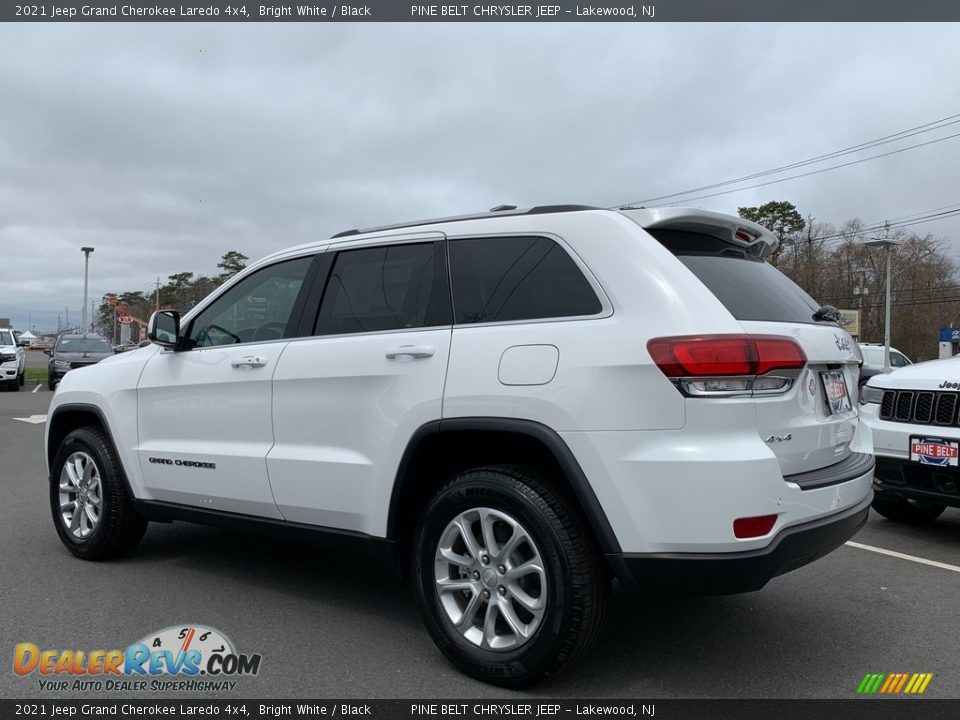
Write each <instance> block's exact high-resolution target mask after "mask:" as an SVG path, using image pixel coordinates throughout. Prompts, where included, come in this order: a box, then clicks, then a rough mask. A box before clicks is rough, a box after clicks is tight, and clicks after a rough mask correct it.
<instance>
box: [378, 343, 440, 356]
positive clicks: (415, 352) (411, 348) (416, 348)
mask: <svg viewBox="0 0 960 720" xmlns="http://www.w3.org/2000/svg"><path fill="white" fill-rule="evenodd" d="M432 356H433V346H432V345H401V346H400V347H398V348H394V349H393V350H390V351H389V352H387V355H386V357H387V360H403V359H409V360H422V359H423V358H428V357H432Z"/></svg>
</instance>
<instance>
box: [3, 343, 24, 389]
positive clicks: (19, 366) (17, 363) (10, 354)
mask: <svg viewBox="0 0 960 720" xmlns="http://www.w3.org/2000/svg"><path fill="white" fill-rule="evenodd" d="M26 367H27V352H26V349H25V348H24V347H23V346H22V345H21V344H20V338H19V337H17V333H15V332H14V331H13V330H11V329H10V328H0V384H2V385H6V386H7V388H9V389H10V390H19V389H20V388H21V387H23V383H24V375H25V374H26Z"/></svg>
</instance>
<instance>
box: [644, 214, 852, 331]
mask: <svg viewBox="0 0 960 720" xmlns="http://www.w3.org/2000/svg"><path fill="white" fill-rule="evenodd" d="M647 232H648V233H649V234H650V235H652V236H653V237H654V238H656V239H657V240H658V241H660V243H661V244H662V245H664V246H665V247H666V248H667V249H668V250H670V252H672V253H673V254H674V255H676V256H677V259H678V260H680V262H682V263H683V264H684V265H686V266H687V268H689V269H690V271H691V272H693V274H694V275H696V276H697V277H698V278H699V279H700V282H702V283H703V284H704V285H706V286H707V287H708V288H709V289H710V291H711V292H712V293H713V294H714V295H715V296H716V297H717V299H718V300H719V301H720V302H721V303H723V305H724V306H725V307H726V308H727V310H729V311H730V314H731V315H733V316H734V317H735V318H737V320H762V321H772V322H789V323H811V324H814V323H815V321H814V319H813V315H814V313H815V312H816V311H817V310H818V309H819V307H820V305H819V304H818V303H817V302H816V301H815V300H814V299H813V298H812V297H810V296H809V295H808V294H807V293H806V292H805V291H804V290H803V289H802V288H801V287H800V286H799V285H797V284H796V283H795V282H793V280H791V279H790V278H788V277H787V276H786V275H784V274H783V273H782V272H780V271H779V270H777V269H776V268H775V267H773V265H770V264H769V263H767V262H765V261H763V260H760V259H758V258H756V257H754V256H752V255H748V254H747V253H745V252H744V251H743V250H742V249H740V248H737V247H736V246H734V245H729V244H726V243H723V242H721V241H720V240H717V239H716V238H713V237H710V236H709V235H704V234H701V233H695V232H688V231H685V230H661V229H656V228H655V229H651V230H648V231H647ZM815 324H835V323H829V322H823V323H815Z"/></svg>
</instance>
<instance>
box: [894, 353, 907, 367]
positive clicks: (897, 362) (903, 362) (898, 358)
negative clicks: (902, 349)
mask: <svg viewBox="0 0 960 720" xmlns="http://www.w3.org/2000/svg"><path fill="white" fill-rule="evenodd" d="M909 364H910V361H909V360H907V358H906V357H904V356H903V355H901V354H900V353H897V352H892V353H890V366H891V367H895V368H902V367H906V366H907V365H909Z"/></svg>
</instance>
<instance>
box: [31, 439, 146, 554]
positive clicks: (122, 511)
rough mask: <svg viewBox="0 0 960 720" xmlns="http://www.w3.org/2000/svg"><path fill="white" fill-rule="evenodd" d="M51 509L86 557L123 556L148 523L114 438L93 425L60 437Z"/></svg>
mask: <svg viewBox="0 0 960 720" xmlns="http://www.w3.org/2000/svg"><path fill="white" fill-rule="evenodd" d="M50 510H51V512H52V514H53V523H54V525H55V526H56V528H57V535H59V536H60V541H61V542H62V543H63V544H64V545H65V546H66V548H67V549H68V550H69V551H70V552H71V553H73V554H74V555H76V556H77V557H78V558H82V559H84V560H107V559H110V558H115V557H120V556H121V555H123V554H125V553H127V552H129V551H130V550H133V548H135V547H136V546H137V544H138V543H139V542H140V539H141V538H142V537H143V533H144V532H145V531H146V529H147V521H146V520H144V519H143V518H142V517H140V515H139V514H138V513H137V511H136V510H135V509H134V507H133V504H132V503H131V502H130V498H129V497H128V495H127V488H126V482H125V479H124V475H123V469H122V467H121V465H120V460H119V458H118V457H117V453H116V451H115V450H114V448H113V444H112V443H111V442H110V439H109V438H108V437H107V436H106V435H105V434H104V433H103V432H102V431H101V430H99V429H97V428H92V427H84V428H79V429H77V430H74V431H72V432H71V433H69V434H68V435H67V436H66V437H65V438H64V439H63V442H62V443H60V447H59V449H58V450H57V454H56V457H54V459H53V463H52V465H51V471H50Z"/></svg>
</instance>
